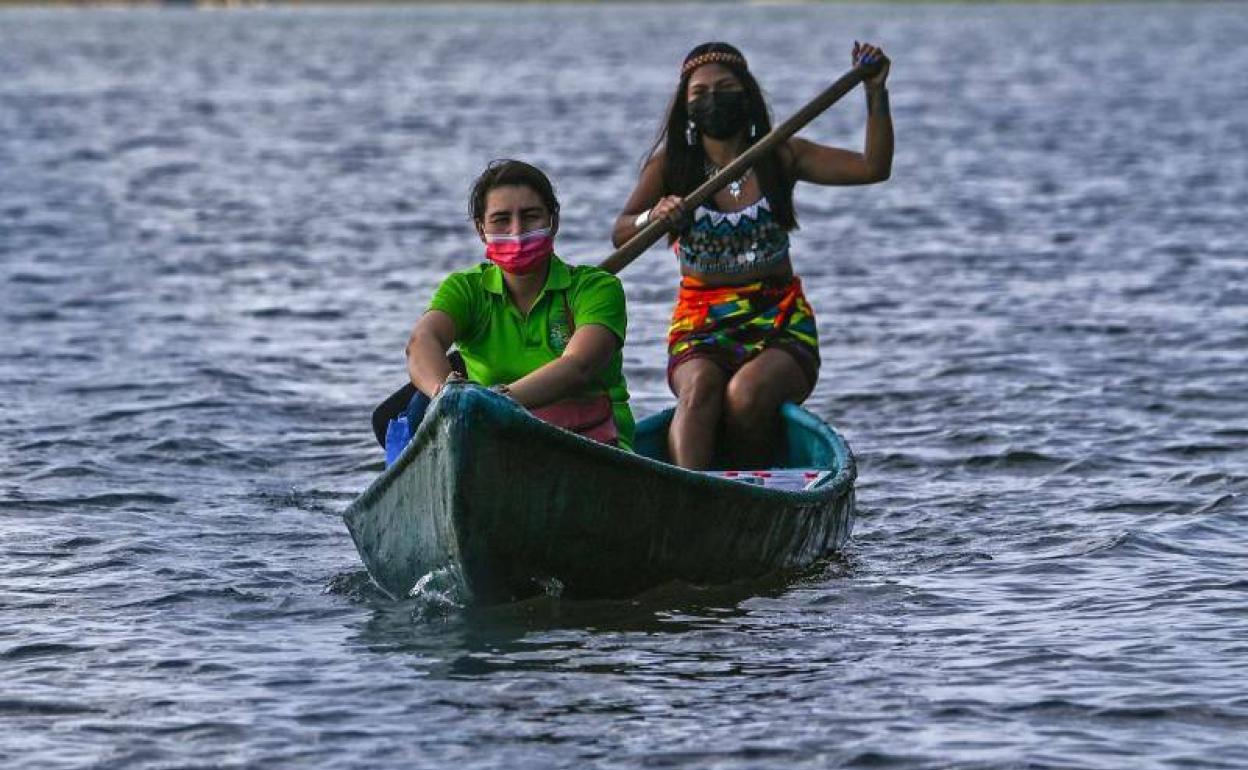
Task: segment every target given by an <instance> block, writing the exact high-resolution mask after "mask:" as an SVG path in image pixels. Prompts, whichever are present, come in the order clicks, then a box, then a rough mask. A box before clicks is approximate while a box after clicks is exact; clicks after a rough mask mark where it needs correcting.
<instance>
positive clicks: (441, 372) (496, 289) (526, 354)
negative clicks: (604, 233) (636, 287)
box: [407, 160, 634, 449]
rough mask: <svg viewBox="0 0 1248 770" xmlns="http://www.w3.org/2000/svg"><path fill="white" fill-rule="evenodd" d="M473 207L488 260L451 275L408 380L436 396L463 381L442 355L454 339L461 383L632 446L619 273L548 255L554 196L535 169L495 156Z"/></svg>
mask: <svg viewBox="0 0 1248 770" xmlns="http://www.w3.org/2000/svg"><path fill="white" fill-rule="evenodd" d="M470 214H471V217H472V221H473V224H474V225H475V226H476V230H477V235H478V236H479V237H480V239H481V242H482V243H483V244H484V245H485V256H486V259H487V260H488V261H487V262H485V263H482V264H479V265H477V266H476V267H472V268H469V269H467V270H461V271H459V272H456V273H452V274H451V275H450V276H448V277H447V278H446V279H445V280H444V281H443V282H442V284H441V285H440V286H439V287H438V289H437V291H436V292H435V293H434V295H433V299H432V300H430V302H429V307H428V310H427V311H426V312H425V314H424V315H422V316H421V318H420V320H419V321H417V322H416V326H415V328H414V329H413V330H412V335H411V339H410V340H409V342H408V345H407V370H408V374H409V375H410V376H411V380H412V384H413V385H415V386H416V388H417V389H418V390H419V391H420V392H421V393H423V394H424V395H425V396H427V397H429V398H433V397H434V396H436V395H437V393H438V391H439V390H441V388H442V385H443V383H445V382H447V381H448V380H453V379H456V378H459V377H460V374H459V373H457V372H455V371H453V370H452V368H451V365H450V363H449V362H448V360H447V357H446V353H447V350H449V349H450V347H451V345H452V344H455V345H457V346H458V348H459V352H460V353H461V354H462V356H463V360H464V363H465V364H466V368H467V371H466V375H467V377H468V379H471V380H473V381H474V382H477V383H480V384H482V385H487V386H492V387H494V388H495V389H496V390H498V391H499V392H502V393H504V394H505V395H507V396H509V397H510V398H512V399H513V400H514V401H516V402H517V403H519V404H520V405H521V406H524V407H526V408H529V409H530V410H531V411H532V412H533V413H534V414H535V415H536V416H538V417H541V418H542V419H545V420H546V421H548V422H552V423H554V424H556V425H560V426H561V427H565V428H568V429H570V430H574V431H576V432H578V433H581V434H583V435H586V436H588V437H590V438H594V439H596V440H599V441H603V442H605V443H613V444H617V445H618V446H620V447H622V448H624V449H629V448H631V447H632V441H633V428H634V423H633V415H632V412H631V411H630V409H629V406H628V389H627V387H626V385H625V382H624V374H623V371H622V368H623V359H622V356H621V353H620V350H621V347H622V346H623V344H624V332H625V325H626V323H625V321H626V319H625V307H624V291H623V288H622V287H621V285H620V280H619V279H618V278H616V277H615V276H613V275H611V274H610V273H608V272H606V271H604V270H600V269H598V268H596V267H590V266H583V265H577V266H572V265H568V264H566V263H564V262H563V261H562V260H561V259H559V257H558V256H556V255H555V252H554V238H555V234H556V233H557V232H558V230H559V201H558V199H557V198H556V197H555V192H554V188H553V187H552V186H551V183H550V180H549V179H547V177H546V175H545V174H543V173H542V172H541V170H539V169H538V168H536V167H534V166H531V165H529V164H527V163H522V162H520V161H516V160H503V161H495V162H493V163H491V164H490V165H489V167H488V168H486V170H485V171H484V172H483V173H482V174H481V176H480V177H479V178H478V179H477V181H476V183H475V184H474V186H473V189H472V196H471V202H470Z"/></svg>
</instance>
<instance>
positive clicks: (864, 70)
mask: <svg viewBox="0 0 1248 770" xmlns="http://www.w3.org/2000/svg"><path fill="white" fill-rule="evenodd" d="M881 66H882V65H881V64H880V63H878V62H877V63H874V64H859V65H858V66H856V67H854V68H853V69H851V70H850V71H849V72H846V73H845V74H844V75H842V76H841V77H840V78H838V79H837V81H836V82H835V83H833V84H832V85H830V86H828V87H827V88H826V89H824V90H823V92H822V93H820V94H819V95H818V96H816V97H815V98H814V99H811V100H810V101H809V102H808V103H807V104H806V106H805V107H803V108H801V109H800V110H798V111H797V112H796V113H795V114H794V115H793V117H791V118H789V119H788V120H786V121H784V122H783V123H781V124H780V125H778V126H776V127H775V128H773V129H772V130H771V132H770V133H768V134H767V135H766V136H764V137H763V138H762V139H759V140H758V141H757V142H755V143H754V144H752V145H751V146H750V147H749V149H747V150H746V151H745V152H743V153H741V154H740V155H738V156H737V159H736V160H734V161H733V162H731V163H729V164H728V165H727V166H724V167H723V168H721V169H720V170H719V173H717V174H715V176H713V177H711V178H710V179H708V180H706V181H705V182H703V183H702V184H701V185H700V186H699V187H698V188H697V189H696V190H694V191H693V192H691V193H689V194H688V195H686V196H685V198H684V204H683V205H684V207H685V209H686V210H689V211H692V210H693V209H695V208H697V207H698V206H700V205H702V204H703V203H705V202H706V201H707V200H708V199H710V197H711V196H712V195H714V194H715V193H717V192H719V191H720V190H722V189H724V188H725V187H727V186H728V183H729V182H731V181H733V180H734V179H739V178H740V177H741V175H742V174H744V173H745V170H746V169H748V168H749V167H750V166H753V165H754V163H756V162H757V161H758V159H759V158H760V157H762V156H763V155H765V154H767V153H769V152H771V151H772V150H774V149H775V148H776V147H777V146H778V145H779V144H780V143H781V142H784V141H786V140H788V138H789V137H791V136H793V135H794V134H796V133H797V132H798V131H800V130H801V129H802V128H803V127H804V126H805V125H806V124H807V123H809V122H810V121H812V120H814V119H815V118H817V117H819V115H820V114H821V113H823V111H824V110H826V109H828V108H829V107H831V106H832V105H833V104H836V103H837V102H838V101H839V100H840V98H841V97H842V96H844V95H845V94H847V93H849V92H850V91H852V90H854V86H856V85H858V84H859V83H861V82H862V81H863V80H865V79H867V78H869V77H871V76H872V75H875V74H876V73H878V72H879V71H880V67H881ZM667 230H668V223H667V221H666V220H664V219H656V220H655V221H653V222H651V223H649V224H648V225H646V226H645V227H643V228H642V229H641V231H640V232H639V233H637V234H636V235H634V236H633V237H632V238H629V239H628V243H625V244H624V245H623V246H621V247H620V248H618V249H616V251H615V253H614V254H612V255H611V256H609V257H607V258H606V259H604V260H603V261H602V263H601V264H599V265H598V266H599V267H601V268H602V269H603V270H606V271H607V272H609V273H618V272H620V271H621V270H623V269H624V268H625V267H628V265H629V264H630V263H631V262H632V261H633V260H634V259H637V257H639V256H640V255H641V253H642V252H643V251H645V250H646V249H648V248H650V247H651V246H653V245H654V242H655V241H657V240H658V239H660V238H662V237H663V235H664V233H666V232H667ZM414 395H416V388H415V386H413V385H412V384H411V383H410V382H409V383H407V384H405V385H404V386H403V387H401V388H399V389H398V390H396V391H395V392H394V393H391V394H390V396H389V397H388V398H386V400H385V401H382V402H381V404H379V405H378V406H377V408H376V409H374V410H373V419H372V422H373V433H374V434H375V435H376V436H377V442H378V443H379V444H381V445H382V446H383V447H384V446H385V445H386V426H387V425H388V424H389V422H390V420H392V419H394V418H395V417H397V416H399V415H400V414H402V413H403V412H404V411H405V410H406V409H407V404H408V402H409V401H410V400H411V398H412V396H414Z"/></svg>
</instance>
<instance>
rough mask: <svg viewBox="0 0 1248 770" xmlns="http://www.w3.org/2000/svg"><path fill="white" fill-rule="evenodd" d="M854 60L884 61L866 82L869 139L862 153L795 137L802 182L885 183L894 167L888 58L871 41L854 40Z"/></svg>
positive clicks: (797, 168)
mask: <svg viewBox="0 0 1248 770" xmlns="http://www.w3.org/2000/svg"><path fill="white" fill-rule="evenodd" d="M853 57H854V63H855V64H857V63H858V62H859V61H860V60H864V59H872V58H874V59H877V60H881V61H883V67H881V69H880V72H879V74H878V75H876V76H875V77H872V78H870V79H868V80H865V81H863V89H864V90H865V91H866V94H867V138H866V145H865V147H864V148H863V151H862V152H861V153H858V152H854V151H852V150H842V149H840V148H838V147H827V146H825V145H822V144H816V143H815V142H811V141H808V140H806V139H799V138H797V137H794V138H793V139H790V140H789V148H790V149H791V150H792V151H793V163H794V172H795V173H794V176H795V177H796V178H797V179H798V180H800V181H803V182H813V183H815V184H824V185H856V184H873V183H875V182H883V181H884V180H885V179H888V177H889V176H890V175H891V174H892V170H893V118H892V116H891V115H890V114H889V108H888V89H887V87H886V85H885V84H886V83H887V81H888V69H889V64H890V62H889V59H888V57H887V56H885V55H884V52H883V51H881V50H880V49H878V48H876V47H875V46H873V45H870V44H865V43H864V44H862V45H859V44H858V43H854V52H853Z"/></svg>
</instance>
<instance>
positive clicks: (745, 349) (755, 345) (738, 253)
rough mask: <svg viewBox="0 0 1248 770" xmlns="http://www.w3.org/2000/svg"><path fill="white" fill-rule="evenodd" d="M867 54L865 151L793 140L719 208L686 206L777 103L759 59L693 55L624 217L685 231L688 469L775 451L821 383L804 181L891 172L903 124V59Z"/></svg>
mask: <svg viewBox="0 0 1248 770" xmlns="http://www.w3.org/2000/svg"><path fill="white" fill-rule="evenodd" d="M853 60H854V64H855V65H857V64H859V63H868V64H870V63H873V62H879V63H881V64H882V67H881V69H880V70H879V73H878V74H877V75H875V76H872V77H870V78H869V79H867V80H866V81H864V84H865V88H866V93H867V130H866V135H867V136H866V146H865V149H864V150H863V152H861V153H858V152H854V151H851V150H845V149H840V148H836V147H827V146H824V145H820V144H816V143H814V142H811V141H807V140H805V139H799V138H796V137H794V138H791V139H789V140H788V141H787V142H786V143H784V144H783V145H781V146H780V147H779V149H778V150H776V151H775V152H773V153H770V154H769V155H768V156H765V157H764V158H763V159H762V160H760V161H759V162H758V163H757V164H756V165H755V166H754V167H753V168H751V169H750V170H748V171H746V172H745V173H744V174H743V175H742V176H741V177H740V178H738V179H737V180H735V181H734V182H732V183H730V184H729V185H728V187H727V188H725V189H724V190H721V191H720V192H719V193H718V194H717V195H716V196H715V197H714V199H713V203H714V205H713V206H705V205H704V206H699V207H698V208H697V209H696V210H695V211H692V212H686V211H684V210H683V208H682V205H681V203H682V198H683V196H685V195H687V194H689V193H690V192H691V191H692V190H693V189H694V188H696V187H697V186H698V185H699V184H700V183H702V182H703V181H704V180H705V179H706V178H708V177H709V176H711V175H712V174H714V173H715V172H716V171H718V170H719V169H720V168H723V167H724V166H726V165H728V164H729V163H731V162H732V160H733V159H734V158H736V157H737V156H738V155H740V154H741V153H742V152H743V151H744V150H745V149H746V148H747V147H749V146H750V145H751V144H753V143H754V141H756V140H757V139H759V138H761V137H762V136H764V135H765V134H766V133H767V132H768V131H770V130H771V121H770V119H769V117H768V108H767V104H766V101H765V100H764V99H763V96H762V92H761V90H760V88H759V85H758V82H757V81H756V80H755V79H754V76H753V74H751V72H750V70H749V67H748V65H747V64H746V60H745V57H744V56H743V55H742V54H741V52H740V51H738V50H737V49H736V48H734V47H733V46H731V45H728V44H727V43H705V44H703V45H700V46H698V47H696V48H694V49H693V50H692V51H690V52H689V55H688V56H686V57H685V60H684V63H683V65H682V67H681V71H680V79H679V83H678V85H677V89H676V95H675V97H674V98H673V100H672V104H671V107H670V108H669V109H668V113H667V116H666V119H665V121H664V126H663V129H662V132H661V134H660V136H659V138H658V140H656V142H655V147H654V149H653V151H652V152H651V155H650V157H649V159H648V160H647V161H646V164H645V165H644V167H643V168H642V171H641V177H640V179H639V180H638V183H637V186H636V188H635V189H634V190H633V193H632V195H631V196H629V199H628V202H627V203H626V204H625V206H624V211H623V212H622V213H621V214H620V216H619V217H618V218H617V219H616V222H615V228H614V230H613V232H612V241H613V242H614V243H615V244H616V245H617V246H618V245H620V244H622V243H624V242H625V241H627V240H628V239H629V238H631V237H632V236H633V235H635V234H636V233H638V232H639V231H640V230H641V229H642V228H644V227H645V226H646V225H647V224H648V223H649V222H650V221H651V220H653V219H656V218H658V219H664V220H665V221H667V222H669V223H670V226H671V228H672V230H673V232H674V241H673V245H674V247H675V250H676V253H677V256H678V257H679V259H680V271H681V281H680V293H679V298H678V300H677V304H676V308H675V311H674V313H673V316H672V324H671V328H670V330H669V333H668V368H667V370H668V383H669V385H670V386H671V388H672V391H673V392H674V393H675V394H676V398H677V403H676V414H675V418H674V419H673V421H672V426H671V431H670V433H669V445H670V454H671V457H672V459H673V460H674V461H675V462H676V463H677V464H678V465H680V466H682V467H686V468H697V469H703V468H708V467H710V465H711V463H712V462H713V458H714V457H715V455H716V445H717V440H716V439H717V437H718V436H719V435H720V433H721V431H722V439H723V447H724V450H721V451H722V453H723V454H724V455H726V456H727V457H728V459H729V460H731V461H732V462H733V463H734V464H735V465H737V466H738V467H752V466H760V465H766V464H768V463H769V462H770V461H771V458H772V457H773V456H774V454H775V450H776V439H777V433H778V419H779V417H778V415H779V407H780V405H781V404H782V403H784V402H785V401H794V402H797V403H801V402H802V401H804V400H805V399H806V397H807V396H809V395H810V393H811V391H812V390H813V389H814V386H815V380H816V378H817V376H818V372H819V363H820V361H819V344H818V339H817V337H816V332H815V319H814V314H813V312H812V311H811V309H810V305H809V304H808V303H807V301H806V298H805V296H804V294H803V293H802V287H801V282H800V281H799V280H798V279H797V278H796V277H795V276H794V274H793V266H792V262H791V260H790V258H789V235H788V233H789V231H790V230H792V229H794V228H795V227H796V226H797V222H796V219H795V217H794V213H793V187H794V185H795V183H796V182H798V181H805V182H813V183H815V184H821V185H854V184H871V183H874V182H882V181H884V180H885V179H888V177H889V174H890V171H891V167H892V158H893V126H892V118H891V117H890V115H889V109H888V91H887V89H886V87H885V84H886V81H887V79H888V69H889V60H888V58H887V57H886V56H884V53H883V51H882V50H880V49H879V48H877V47H875V46H873V45H870V44H862V45H860V44H858V43H855V44H854V48H853Z"/></svg>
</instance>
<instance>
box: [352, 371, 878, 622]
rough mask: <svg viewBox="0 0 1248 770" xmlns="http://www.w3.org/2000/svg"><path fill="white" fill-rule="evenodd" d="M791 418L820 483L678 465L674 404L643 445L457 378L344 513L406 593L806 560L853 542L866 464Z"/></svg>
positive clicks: (612, 587) (460, 596)
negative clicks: (436, 585) (576, 430)
mask: <svg viewBox="0 0 1248 770" xmlns="http://www.w3.org/2000/svg"><path fill="white" fill-rule="evenodd" d="M782 416H783V424H784V433H785V435H784V441H783V446H784V454H785V457H784V463H783V465H784V466H786V467H794V468H803V469H812V470H819V471H824V472H822V473H819V474H818V476H817V477H816V480H815V481H814V482H813V483H812V484H811V485H810V486H809V488H806V489H798V490H783V489H775V488H771V487H767V486H757V485H753V484H747V483H742V481H741V480H736V479H732V478H726V477H724V476H723V474H706V473H699V472H695V471H687V470H683V469H681V468H678V467H676V466H674V465H671V464H669V463H667V462H666V459H667V430H668V426H669V425H670V424H671V420H672V410H671V409H668V410H666V411H664V412H662V413H660V414H656V415H653V416H651V417H648V418H646V419H644V420H641V421H640V422H639V423H638V425H637V435H636V439H635V442H634V443H635V446H636V453H635V454H633V453H629V452H625V451H622V450H619V449H616V448H614V447H610V446H606V445H603V444H598V443H595V442H593V441H590V440H588V439H585V438H582V437H580V436H577V435H575V434H573V433H569V432H567V431H564V430H561V429H559V428H556V427H554V426H551V425H548V424H547V423H544V422H542V421H540V420H538V419H536V418H534V417H533V416H531V415H530V414H529V413H528V412H526V411H525V410H524V409H522V408H520V407H518V406H517V405H516V404H514V403H513V402H512V401H510V400H509V399H507V398H504V397H503V396H500V395H498V394H496V393H493V392H491V391H489V390H487V389H485V388H481V387H478V386H475V385H471V384H463V385H458V384H451V385H447V386H446V387H445V388H443V390H442V393H441V394H440V395H439V397H438V398H437V399H435V400H434V401H433V403H432V404H431V405H430V406H429V409H428V411H427V413H426V414H425V416H424V419H423V420H422V421H421V423H420V426H419V427H418V428H417V430H416V432H415V435H414V436H413V437H412V439H411V442H410V443H409V444H408V445H407V448H406V449H404V450H403V452H402V454H401V455H399V457H398V459H397V460H396V461H395V462H394V464H393V465H391V466H390V467H389V468H387V469H386V470H385V472H383V473H382V474H381V476H380V477H378V478H377V479H376V480H375V481H374V482H373V483H372V484H371V485H370V486H369V487H368V489H367V490H365V491H364V493H363V494H361V495H360V496H359V498H357V499H356V500H355V501H354V502H353V503H351V505H350V506H349V507H348V508H347V510H346V511H345V512H344V514H343V517H344V519H345V521H346V525H347V529H348V530H349V531H350V533H351V537H352V539H353V540H354V541H355V546H356V548H357V549H358V550H359V552H360V556H361V557H362V559H363V561H364V564H365V566H366V567H367V568H368V572H369V574H370V575H371V576H372V578H373V580H374V582H376V583H377V585H378V586H380V587H381V588H382V590H384V591H385V592H386V593H387V594H389V595H390V596H391V597H394V598H400V597H406V596H409V595H412V594H414V593H418V592H419V588H420V587H421V586H423V585H425V584H427V583H428V581H429V580H430V579H431V577H435V576H437V577H438V579H439V580H440V581H442V583H444V585H442V586H441V590H442V591H447V590H449V591H452V592H453V594H454V597H455V600H456V601H458V602H460V603H463V604H477V605H482V604H497V603H501V602H508V601H515V600H520V599H524V598H526V597H529V596H533V595H537V594H541V593H543V592H545V593H557V594H558V595H561V596H563V597H566V598H573V599H605V598H622V597H627V596H632V595H636V594H638V593H641V592H642V591H645V590H647V589H649V588H653V587H655V586H658V585H661V584H664V583H668V582H671V581H684V582H687V583H693V584H698V585H709V584H717V583H728V582H733V581H737V580H742V579H750V578H759V577H763V576H765V575H770V574H772V573H776V572H779V571H785V570H797V569H801V568H803V567H807V566H809V565H810V564H812V563H813V562H815V561H816V560H818V559H820V558H822V557H824V556H826V555H828V554H830V553H831V552H833V551H835V550H836V549H838V548H840V547H841V546H842V545H844V543H845V541H846V540H847V539H848V538H849V534H850V527H851V525H852V523H853V516H854V479H855V477H856V475H857V471H856V468H855V464H854V457H853V454H852V453H851V452H850V449H849V446H848V445H847V444H846V443H845V440H844V439H843V438H842V437H841V436H840V435H839V434H838V433H837V432H836V431H834V430H833V429H832V428H830V427H829V426H828V425H826V424H825V423H824V422H822V421H821V420H819V419H818V418H817V417H815V416H814V415H812V414H811V413H810V412H808V411H806V410H804V409H802V408H801V407H798V406H796V405H793V404H786V405H785V406H784V407H783V409H782ZM448 581H449V583H450V584H451V585H449V586H448V585H445V583H447V582H448Z"/></svg>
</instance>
